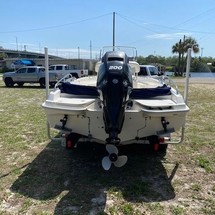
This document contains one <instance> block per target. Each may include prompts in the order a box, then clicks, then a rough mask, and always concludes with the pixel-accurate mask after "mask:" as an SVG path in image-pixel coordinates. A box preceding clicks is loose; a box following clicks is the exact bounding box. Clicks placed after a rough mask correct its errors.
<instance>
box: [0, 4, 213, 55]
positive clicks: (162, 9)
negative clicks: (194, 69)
mask: <svg viewBox="0 0 215 215" xmlns="http://www.w3.org/2000/svg"><path fill="white" fill-rule="evenodd" d="M113 12H116V45H125V46H134V47H136V48H137V50H138V55H142V56H148V55H150V54H153V55H160V56H166V57H168V56H172V53H171V47H172V45H174V44H175V43H176V42H178V41H179V40H180V39H182V38H183V36H184V35H186V36H192V37H193V38H195V39H196V40H197V42H198V44H199V46H200V53H199V54H198V55H202V56H212V57H215V25H214V23H215V0H177V1H174V0H147V1H146V0H106V1H105V0H19V1H17V0H7V1H2V2H1V10H0V17H1V24H0V26H1V28H0V46H2V47H4V48H10V49H17V48H18V49H19V50H24V49H26V50H27V51H36V52H43V51H44V47H45V46H46V47H48V49H49V53H51V54H55V55H59V56H64V57H67V58H69V57H77V55H78V47H79V50H80V54H81V57H88V58H89V50H90V44H91V46H92V50H93V57H95V56H97V55H98V53H99V50H100V49H101V48H102V47H103V46H107V45H112V16H113Z"/></svg>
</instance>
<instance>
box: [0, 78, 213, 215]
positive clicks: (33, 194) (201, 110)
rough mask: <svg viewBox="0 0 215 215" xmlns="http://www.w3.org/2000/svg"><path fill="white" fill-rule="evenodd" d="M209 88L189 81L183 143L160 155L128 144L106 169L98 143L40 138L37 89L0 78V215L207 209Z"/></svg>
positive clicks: (157, 214) (177, 214)
mask: <svg viewBox="0 0 215 215" xmlns="http://www.w3.org/2000/svg"><path fill="white" fill-rule="evenodd" d="M180 85H182V83H180ZM214 92H215V84H212V83H209V84H200V83H193V84H191V85H190V95H189V106H190V109H191V111H190V112H189V115H188V118H187V128H186V138H185V141H184V143H183V144H182V145H178V146H169V147H168V151H167V155H166V156H165V158H164V159H161V158H160V157H159V156H155V155H153V154H147V153H145V152H144V151H143V152H141V153H140V150H139V149H138V150H136V151H135V150H133V151H131V152H129V155H128V158H129V160H128V163H127V164H126V165H125V166H124V167H123V168H119V169H118V168H112V169H111V170H110V171H109V172H106V171H104V170H103V169H102V168H101V156H103V155H100V154H99V152H100V148H99V147H96V146H95V147H93V146H89V145H85V146H83V147H79V148H78V149H77V150H76V151H75V152H68V151H66V150H65V149H64V148H63V147H61V146H60V143H59V142H54V141H50V140H48V138H47V133H46V119H45V114H44V111H43V109H42V108H41V104H42V102H43V101H44V99H45V90H44V89H40V88H39V87H37V86H36V85H35V86H34V85H28V86H24V87H23V88H18V87H14V88H6V87H4V84H3V82H2V81H0V155H1V156H0V214H2V215H3V214H4V215H7V214H37V215H48V214H84V215H85V214H91V215H93V214H98V215H104V214H110V215H115V214H117V215H118V214H125V215H126V214H136V215H139V214H147V215H148V214H149V215H162V214H164V215H166V214H170V215H171V214H172V215H182V214H183V215H184V214H187V215H188V214H189V215H196V214H198V215H201V214H202V215H203V214H205V215H212V214H215V181H214V179H215V174H214V173H215V172H214V171H215V151H214V147H215V138H214V133H215V122H214V119H215V98H214ZM102 152H103V151H102Z"/></svg>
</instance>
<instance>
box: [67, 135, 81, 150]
mask: <svg viewBox="0 0 215 215" xmlns="http://www.w3.org/2000/svg"><path fill="white" fill-rule="evenodd" d="M79 138H80V135H79V134H77V133H70V134H69V135H68V136H67V137H66V149H68V150H70V149H73V148H74V147H75V145H76V144H77V142H78V140H79Z"/></svg>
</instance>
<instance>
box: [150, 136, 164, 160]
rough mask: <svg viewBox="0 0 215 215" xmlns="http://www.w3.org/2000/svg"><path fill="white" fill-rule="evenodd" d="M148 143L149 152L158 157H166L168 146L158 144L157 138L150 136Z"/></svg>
mask: <svg viewBox="0 0 215 215" xmlns="http://www.w3.org/2000/svg"><path fill="white" fill-rule="evenodd" d="M149 142H150V145H149V147H150V151H151V152H153V153H157V154H158V155H160V156H162V157H164V156H165V155H166V151H167V148H168V144H160V143H159V138H158V137H157V136H151V137H150V138H149Z"/></svg>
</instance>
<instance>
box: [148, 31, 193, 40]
mask: <svg viewBox="0 0 215 215" xmlns="http://www.w3.org/2000/svg"><path fill="white" fill-rule="evenodd" d="M184 35H186V36H190V35H191V33H189V32H178V33H167V34H151V35H147V36H146V38H149V39H164V40H172V39H175V38H182V37H183V36H184Z"/></svg>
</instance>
